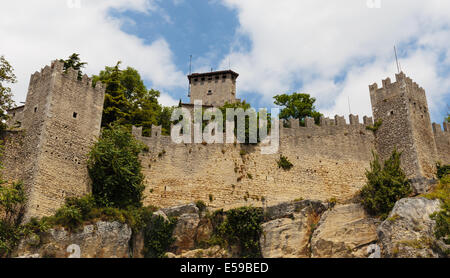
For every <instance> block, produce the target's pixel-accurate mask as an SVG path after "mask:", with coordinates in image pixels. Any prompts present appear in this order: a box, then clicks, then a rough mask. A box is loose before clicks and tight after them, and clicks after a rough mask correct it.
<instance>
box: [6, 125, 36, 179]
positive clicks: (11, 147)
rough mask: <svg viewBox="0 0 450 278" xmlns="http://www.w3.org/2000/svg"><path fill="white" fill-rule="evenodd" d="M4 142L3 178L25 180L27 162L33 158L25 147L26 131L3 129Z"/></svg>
mask: <svg viewBox="0 0 450 278" xmlns="http://www.w3.org/2000/svg"><path fill="white" fill-rule="evenodd" d="M0 140H1V141H2V144H3V151H2V155H1V163H2V166H3V169H2V170H1V178H2V179H3V180H7V181H9V182H13V181H23V180H24V179H25V178H26V176H25V171H24V170H25V169H24V166H25V163H26V161H27V160H30V159H31V158H30V157H29V156H28V154H27V152H26V150H27V148H25V146H26V137H25V132H24V131H3V132H2V134H1V135H0Z"/></svg>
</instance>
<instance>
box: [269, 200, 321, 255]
mask: <svg viewBox="0 0 450 278" xmlns="http://www.w3.org/2000/svg"><path fill="white" fill-rule="evenodd" d="M325 209H326V206H325V205H324V204H322V203H321V202H319V201H308V200H305V201H299V202H289V203H282V204H279V205H277V206H273V207H269V208H267V210H266V213H265V215H266V218H268V219H273V220H270V221H268V222H266V223H263V224H262V229H263V234H262V236H261V238H260V246H261V253H262V255H263V257H264V258H307V257H309V256H310V248H309V239H310V236H311V233H312V227H313V225H315V224H317V222H318V220H319V218H320V214H321V213H322V212H323V211H324V210H325Z"/></svg>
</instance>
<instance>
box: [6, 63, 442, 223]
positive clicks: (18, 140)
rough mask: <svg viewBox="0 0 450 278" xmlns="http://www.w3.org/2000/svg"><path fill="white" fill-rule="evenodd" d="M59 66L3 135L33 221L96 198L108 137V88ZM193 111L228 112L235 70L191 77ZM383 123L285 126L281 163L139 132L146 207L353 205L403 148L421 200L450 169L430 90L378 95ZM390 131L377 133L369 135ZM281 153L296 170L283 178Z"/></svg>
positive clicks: (36, 79)
mask: <svg viewBox="0 0 450 278" xmlns="http://www.w3.org/2000/svg"><path fill="white" fill-rule="evenodd" d="M77 75H78V72H77V71H75V70H73V69H68V71H67V73H64V72H63V64H62V63H61V62H58V61H54V62H52V64H51V66H46V67H45V68H44V69H42V70H41V71H40V72H36V73H35V74H33V75H32V76H31V79H30V85H29V90H28V95H27V99H26V103H25V105H24V106H21V107H17V108H15V109H13V110H11V111H8V114H9V115H10V116H11V118H10V120H9V121H8V125H9V127H10V130H8V131H5V132H4V134H2V137H3V140H4V144H5V148H4V153H3V157H2V162H3V165H4V169H3V176H4V178H5V179H8V180H21V181H23V182H24V185H25V188H26V192H27V196H28V203H27V207H26V218H29V217H32V216H46V215H51V214H53V213H54V212H55V211H56V209H58V208H59V207H61V206H62V205H63V204H64V200H65V198H66V197H73V196H82V195H85V194H87V193H89V192H90V180H89V177H88V173H87V167H86V165H87V154H88V152H89V150H90V147H91V146H92V144H93V143H94V142H95V140H96V139H97V138H98V137H99V135H100V124H101V116H102V109H103V100H104V94H105V89H104V88H103V87H102V85H101V84H100V83H97V85H96V87H95V88H93V87H92V86H91V84H92V81H91V80H90V79H89V78H88V77H87V76H86V75H84V76H83V78H82V80H78V78H77ZM188 78H189V84H190V97H191V103H190V104H183V106H184V107H188V108H189V107H192V106H193V101H194V100H196V99H201V100H202V101H203V103H204V104H205V106H207V107H214V106H221V105H223V104H224V103H225V102H234V101H237V99H236V80H237V78H238V74H237V73H235V72H233V71H220V72H211V73H203V74H191V75H189V76H188ZM369 89H370V98H371V103H372V110H373V111H372V112H373V116H374V119H372V118H371V117H364V118H363V123H360V121H359V118H358V116H355V115H350V117H349V119H350V123H346V121H345V118H344V117H341V116H335V118H334V119H329V118H321V120H320V125H315V124H314V120H313V119H310V118H307V119H306V121H305V123H306V126H305V127H301V126H300V125H299V121H298V120H295V119H294V120H290V121H289V127H288V128H286V127H283V125H280V148H279V152H278V153H277V154H273V155H262V154H261V152H260V151H259V150H260V148H261V145H243V144H204V143H203V144H175V143H173V142H172V141H171V138H170V136H163V135H161V127H158V126H156V127H153V128H152V132H151V137H143V136H142V128H137V127H133V130H132V132H133V135H134V136H135V137H136V138H137V139H139V140H140V141H142V142H144V143H145V144H146V145H147V146H148V147H149V151H148V152H144V153H142V155H141V160H142V166H143V172H144V175H145V183H146V190H145V197H146V198H145V200H144V204H145V205H150V204H151V205H155V206H160V207H167V206H173V205H178V204H185V203H188V202H192V201H196V200H203V201H205V202H206V203H207V204H208V205H209V206H211V207H214V208H229V207H236V206H242V205H255V206H266V205H271V204H276V203H279V202H282V201H291V200H294V199H300V198H303V199H318V200H328V199H330V198H336V199H337V200H347V199H351V198H353V197H354V196H355V194H357V193H358V191H359V190H360V189H361V188H362V186H363V185H364V184H365V181H366V178H365V170H366V169H367V168H369V165H370V161H371V160H372V151H373V150H376V152H377V153H378V154H379V155H380V158H381V159H386V158H387V157H388V156H389V155H390V154H391V152H392V150H393V149H394V148H397V149H398V150H399V151H402V152H403V155H402V168H403V169H404V171H405V173H406V174H407V176H408V178H410V179H411V181H412V184H413V187H414V189H415V191H416V192H417V193H418V192H423V191H425V190H426V189H427V188H428V185H429V184H431V183H433V180H434V178H435V172H436V169H435V167H436V166H435V165H436V162H438V161H440V162H442V163H444V164H450V129H449V124H448V123H444V126H443V130H442V128H441V126H440V125H438V124H434V123H433V124H431V122H430V116H429V111H428V104H427V100H426V95H425V91H424V89H423V88H421V87H419V86H418V85H417V84H416V83H415V82H413V81H412V80H411V79H410V78H408V77H406V76H405V74H403V73H400V74H397V75H396V81H395V82H394V83H392V82H391V80H390V79H389V78H388V79H386V80H383V84H382V87H381V88H378V85H377V84H373V85H371V86H369ZM377 121H378V122H381V126H380V127H379V128H378V130H376V132H373V131H371V130H368V129H367V127H368V126H373V125H374V122H377ZM280 154H282V155H284V156H286V157H287V158H288V159H289V161H291V162H292V164H293V165H294V166H293V167H292V169H290V170H289V171H285V170H283V169H280V168H279V167H278V165H277V160H278V159H279V157H280Z"/></svg>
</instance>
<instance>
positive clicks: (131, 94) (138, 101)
mask: <svg viewBox="0 0 450 278" xmlns="http://www.w3.org/2000/svg"><path fill="white" fill-rule="evenodd" d="M119 66H120V62H118V63H117V64H116V66H115V67H105V70H102V71H101V72H100V74H99V75H97V76H94V77H93V86H95V84H96V82H99V81H100V82H102V83H104V84H106V95H105V104H104V110H103V119H102V126H103V127H106V126H108V125H109V124H111V123H119V124H121V125H127V126H130V125H134V126H142V127H143V135H144V136H148V135H150V131H151V126H152V125H161V124H162V125H163V132H164V133H165V134H167V133H168V130H169V129H170V122H169V121H170V115H169V116H167V113H168V112H169V111H170V112H171V110H167V109H166V110H165V111H164V108H162V107H161V105H160V104H159V103H158V97H159V96H160V92H159V91H156V90H153V89H152V90H147V88H146V86H145V84H144V81H143V80H142V78H141V76H140V74H139V72H138V71H137V70H136V69H134V68H131V67H127V68H126V69H124V70H121V69H120V68H119ZM163 112H164V113H163Z"/></svg>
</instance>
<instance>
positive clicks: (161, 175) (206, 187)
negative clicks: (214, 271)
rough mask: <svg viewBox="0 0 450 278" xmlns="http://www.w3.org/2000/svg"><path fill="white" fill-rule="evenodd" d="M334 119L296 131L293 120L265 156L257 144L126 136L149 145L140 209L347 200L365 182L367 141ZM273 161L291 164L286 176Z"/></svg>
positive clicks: (370, 145) (357, 127) (355, 126)
mask: <svg viewBox="0 0 450 278" xmlns="http://www.w3.org/2000/svg"><path fill="white" fill-rule="evenodd" d="M339 119H340V117H336V120H335V121H334V123H333V125H325V126H316V125H314V124H311V123H310V122H309V124H308V127H300V126H299V125H298V121H297V122H296V123H295V122H294V124H292V126H293V127H292V128H281V130H280V133H281V134H280V149H279V152H278V153H276V154H272V155H263V154H261V151H260V150H261V146H260V145H241V144H205V143H203V144H174V143H172V142H171V138H170V137H168V136H153V137H142V136H141V133H140V130H139V129H134V132H133V133H134V135H135V136H136V137H137V138H138V139H139V140H141V141H143V142H144V143H145V144H146V145H147V146H149V152H148V153H144V154H143V155H142V157H141V159H142V164H143V172H144V174H145V177H146V179H145V181H146V191H145V196H146V199H145V201H144V202H145V204H146V205H156V206H161V207H167V206H173V205H178V204H183V203H188V202H192V201H196V200H203V201H205V202H206V203H207V204H208V205H209V206H211V207H214V208H230V207H237V206H243V205H250V204H253V205H257V206H262V205H271V204H275V203H279V202H283V201H291V200H294V199H299V198H304V199H317V200H327V199H330V198H337V199H348V198H351V197H352V196H353V195H354V194H355V193H356V192H358V190H359V189H361V187H362V186H363V185H364V183H365V169H366V168H368V167H369V162H370V160H371V159H372V154H371V152H372V150H373V149H374V136H373V133H372V132H371V131H368V130H366V128H365V126H364V125H363V124H360V123H359V122H357V121H356V120H357V118H355V117H352V119H353V122H352V125H347V124H346V123H345V120H344V121H343V122H342V121H341V120H339ZM369 123H370V121H367V124H369ZM155 130H158V129H157V128H156V129H155ZM280 154H283V155H284V156H286V157H288V159H289V161H291V162H292V163H293V164H294V166H293V168H292V169H290V170H289V171H285V170H283V169H280V168H279V167H278V165H277V160H278V159H279V157H280ZM350 169H351V170H350Z"/></svg>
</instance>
